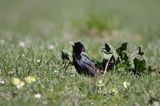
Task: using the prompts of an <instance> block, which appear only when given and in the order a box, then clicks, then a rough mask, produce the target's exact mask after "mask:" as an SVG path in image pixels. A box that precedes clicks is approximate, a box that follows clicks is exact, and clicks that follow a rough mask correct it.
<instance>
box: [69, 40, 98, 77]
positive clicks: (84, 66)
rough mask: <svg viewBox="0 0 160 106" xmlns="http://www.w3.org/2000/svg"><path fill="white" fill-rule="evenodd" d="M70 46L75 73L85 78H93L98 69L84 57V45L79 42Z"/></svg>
mask: <svg viewBox="0 0 160 106" xmlns="http://www.w3.org/2000/svg"><path fill="white" fill-rule="evenodd" d="M71 44H72V47H73V51H72V57H73V65H74V67H75V69H76V70H77V72H78V73H79V74H84V75H87V76H95V75H96V74H97V70H98V69H97V67H96V66H95V64H94V63H93V62H92V61H91V59H89V58H88V57H87V56H86V53H85V48H84V45H83V44H82V43H81V42H76V43H71Z"/></svg>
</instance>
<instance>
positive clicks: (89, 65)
mask: <svg viewBox="0 0 160 106" xmlns="http://www.w3.org/2000/svg"><path fill="white" fill-rule="evenodd" d="M81 60H82V64H83V65H84V66H85V68H86V70H87V71H89V73H91V74H93V75H96V73H97V68H96V66H95V64H94V63H93V62H92V61H91V60H90V59H89V58H88V57H87V56H86V55H85V54H82V58H81Z"/></svg>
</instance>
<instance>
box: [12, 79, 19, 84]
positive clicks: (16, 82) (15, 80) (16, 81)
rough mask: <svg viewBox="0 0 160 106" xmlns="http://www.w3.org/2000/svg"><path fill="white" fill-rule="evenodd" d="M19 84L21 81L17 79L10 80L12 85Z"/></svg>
mask: <svg viewBox="0 0 160 106" xmlns="http://www.w3.org/2000/svg"><path fill="white" fill-rule="evenodd" d="M20 82H21V80H20V79H19V78H13V79H12V83H13V84H14V85H19V84H20Z"/></svg>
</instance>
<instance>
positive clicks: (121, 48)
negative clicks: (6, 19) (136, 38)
mask: <svg viewBox="0 0 160 106" xmlns="http://www.w3.org/2000/svg"><path fill="white" fill-rule="evenodd" d="M127 45H128V42H125V43H122V45H121V46H120V47H119V48H118V49H116V51H117V53H121V52H123V51H125V50H127Z"/></svg>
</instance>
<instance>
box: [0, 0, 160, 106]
mask: <svg viewBox="0 0 160 106" xmlns="http://www.w3.org/2000/svg"><path fill="white" fill-rule="evenodd" d="M0 2H1V3H0V5H1V6H0V20H1V21H0V50H1V52H0V105H1V106H6V105H7V106H21V105H24V106H25V105H26V106H28V105H29V106H34V105H40V106H41V105H47V106H48V105H68V106H69V105H86V106H88V105H111V106H112V105H142V106H143V105H144V106H145V105H154V104H159V102H160V90H159V88H160V79H159V74H157V73H152V74H150V75H143V76H134V75H132V74H131V73H125V72H124V69H119V70H118V71H117V70H114V71H110V72H108V73H107V74H106V76H104V77H98V78H97V79H96V78H94V79H92V78H88V77H85V76H80V75H78V74H77V73H76V70H75V69H74V67H69V68H68V69H67V70H65V69H64V68H61V67H60V65H61V63H62V60H61V57H60V52H61V50H64V49H65V50H67V51H68V52H71V51H72V48H71V46H70V45H69V42H70V41H82V42H83V43H84V44H85V47H86V50H87V53H88V54H89V56H90V57H92V58H96V59H101V58H102V54H101V48H102V47H103V45H104V43H105V42H106V41H109V42H110V43H111V44H112V45H114V46H117V45H119V44H121V43H122V42H125V41H127V42H129V51H131V50H133V49H134V48H135V47H137V46H142V47H143V49H144V51H145V59H146V60H147V63H148V64H149V65H152V66H153V67H155V68H156V69H157V71H158V70H159V66H158V65H159V62H160V59H159V58H160V50H159V46H160V40H159V34H160V33H159V31H158V30H159V22H160V21H159V18H158V17H159V14H158V10H159V8H160V7H159V6H158V3H159V1H156V0H153V1H149V0H146V1H144V0H142V1H138V0H135V1H130V2H129V1H126V0H120V1H119V2H118V3H117V1H115V0H108V1H106V0H100V1H98V2H97V1H95V0H94V1H91V0H82V1H72V0H70V1H69V2H68V1H67V2H66V1H63V2H61V1H59V2H55V1H51V0H47V1H45V2H44V1H39V2H36V1H35V2H34V1H30V2H31V3H30V2H28V1H21V2H20V1H18V0H16V1H14V2H9V1H7V2H6V1H5V2H4V0H0ZM91 3H93V5H94V6H93V5H91ZM2 4H3V5H2ZM141 4H144V5H143V6H142V5H141ZM150 5H152V7H153V8H150ZM136 6H137V8H135V7H136ZM42 7H44V8H42ZM146 11H147V12H146ZM101 13H102V16H101V15H99V14H101ZM103 13H104V14H103ZM91 14H93V15H94V17H92V15H91ZM74 22H75V23H74ZM95 27H96V29H98V32H96V31H95V29H94V28H95ZM92 28H93V30H91V29H92ZM82 29H83V30H82ZM123 72H124V73H123ZM27 76H33V77H35V78H36V81H35V82H33V83H31V84H28V83H27V82H26V81H25V78H26V77H27ZM15 77H16V78H19V79H21V80H22V81H24V82H25V85H24V86H23V87H22V88H21V89H17V87H16V86H15V85H14V84H13V83H12V79H13V78H15ZM2 81H4V83H3V82H2ZM124 82H129V83H130V86H128V87H127V88H125V87H124V85H123V83H124ZM37 94H40V95H41V97H40V98H36V97H35V95H37Z"/></svg>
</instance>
